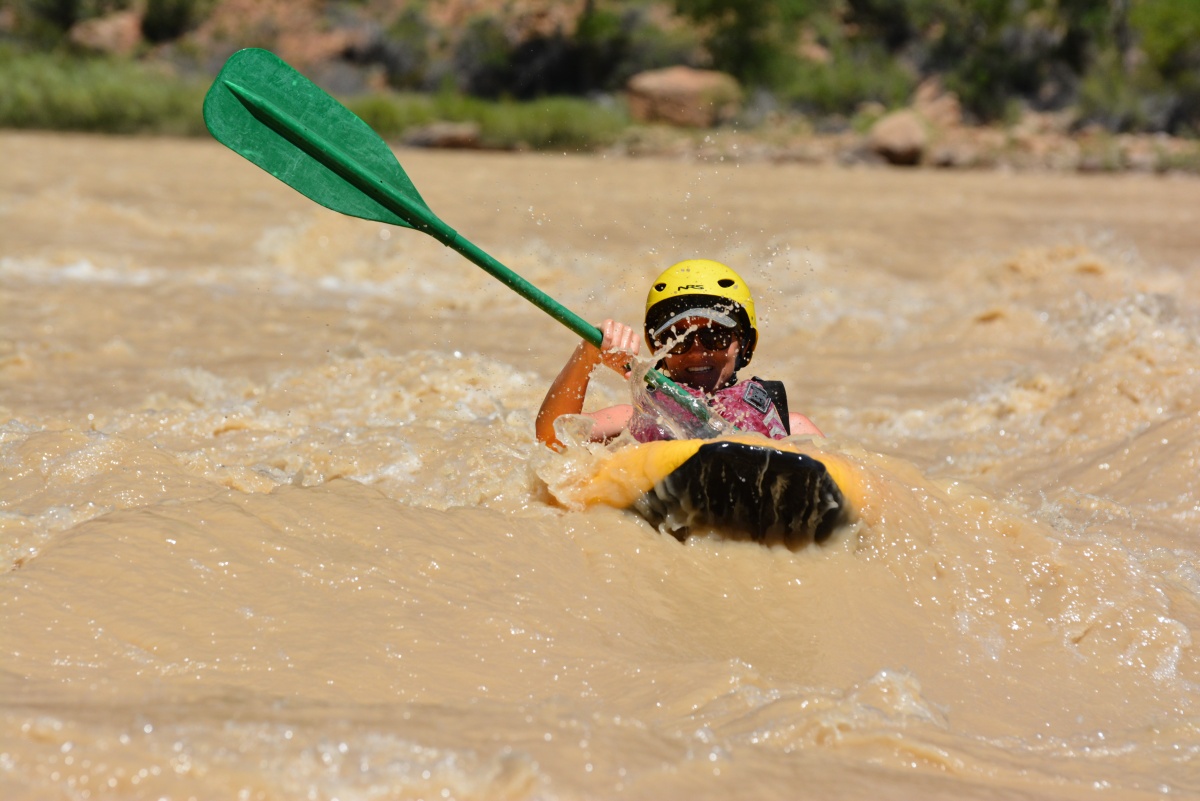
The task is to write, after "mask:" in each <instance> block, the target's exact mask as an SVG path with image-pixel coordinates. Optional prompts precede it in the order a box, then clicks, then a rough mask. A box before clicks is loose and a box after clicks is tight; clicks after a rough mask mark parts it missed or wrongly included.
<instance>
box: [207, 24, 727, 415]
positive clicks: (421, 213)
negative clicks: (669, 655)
mask: <svg viewBox="0 0 1200 801" xmlns="http://www.w3.org/2000/svg"><path fill="white" fill-rule="evenodd" d="M204 122H205V124H206V125H207V126H208V130H209V131H210V132H211V133H212V135H213V136H214V137H215V138H216V139H217V141H219V142H221V144H223V145H225V146H226V147H228V148H229V149H231V150H233V151H234V152H235V153H238V154H240V155H242V156H245V157H246V158H247V159H249V160H250V161H252V162H254V163H255V164H257V165H258V166H259V167H262V168H263V169H264V170H266V171H267V172H269V173H271V175H274V176H275V177H276V178H278V179H279V180H281V181H283V182H284V183H285V184H287V185H288V186H290V187H292V188H293V189H295V190H297V191H298V192H300V193H301V194H303V195H305V196H307V197H308V198H310V199H312V200H315V201H316V202H318V203H320V204H321V205H322V206H325V207H326V208H330V209H333V210H334V211H337V212H341V213H342V214H348V215H350V216H351V217H361V218H362V219H364V220H376V221H378V222H383V223H389V224H391V225H400V226H404V227H405V228H413V229H416V230H418V231H421V232H423V233H426V234H429V235H430V236H432V237H433V238H434V239H436V240H437V241H439V242H441V243H442V244H443V245H445V246H446V247H449V248H453V249H454V250H456V251H458V252H459V253H461V254H462V255H463V256H466V257H467V258H468V259H470V260H471V261H472V262H474V263H475V264H476V265H478V266H480V267H482V268H483V269H484V270H486V271H487V272H488V273H490V274H491V275H492V276H494V277H495V278H497V279H499V280H500V281H501V282H502V283H504V284H505V285H506V286H508V288H509V289H512V290H513V291H514V292H516V293H517V294H518V295H520V296H521V297H523V298H525V299H526V300H528V301H530V302H531V303H533V305H535V306H537V307H538V308H539V309H541V310H542V311H544V312H546V313H547V314H549V315H550V316H551V317H553V318H554V319H555V320H558V321H559V322H560V323H562V324H563V325H565V326H566V327H567V328H569V329H571V330H572V331H574V332H575V333H576V334H578V335H579V336H581V337H583V338H584V339H586V340H587V341H588V342H590V343H592V344H593V345H595V346H596V347H600V343H601V341H602V340H603V334H602V333H601V332H600V329H599V328H597V327H596V326H594V325H592V324H591V323H589V322H587V321H586V320H584V319H583V318H582V317H580V316H579V315H577V314H575V313H574V312H572V311H571V310H570V309H567V308H566V307H564V306H563V305H562V304H560V303H558V302H557V301H555V300H554V299H553V298H551V297H550V296H549V295H547V294H546V293H544V292H542V291H541V290H540V289H538V288H537V287H536V286H534V285H533V284H531V283H529V282H528V281H526V280H525V279H524V278H522V277H521V276H519V275H517V274H516V273H514V272H513V271H512V270H510V269H508V268H507V267H505V266H504V265H503V264H501V263H500V262H498V261H496V260H495V259H494V258H492V257H491V256H489V255H488V254H487V253H485V252H483V251H482V250H480V249H479V248H478V247H476V246H475V245H474V244H472V243H471V242H469V241H467V240H466V239H464V238H463V237H461V236H459V235H458V233H457V232H455V230H454V229H453V228H451V227H450V226H448V225H446V224H445V223H444V222H442V221H441V220H440V219H439V218H438V216H437V215H436V214H434V213H433V212H432V211H431V210H430V208H429V206H427V205H425V201H424V200H423V199H422V198H421V195H420V194H419V193H418V192H417V188H416V187H415V186H413V182H412V181H411V180H410V179H409V177H408V175H407V174H405V172H404V169H403V168H402V167H401V166H400V162H398V161H397V160H396V156H395V154H394V153H393V152H392V149H391V148H390V147H388V145H387V143H386V142H384V141H383V139H381V138H380V137H379V134H377V133H375V131H374V130H372V129H371V127H370V126H369V125H367V124H366V123H365V122H363V121H362V120H361V119H359V118H358V117H357V116H355V114H354V113H353V112H352V111H350V110H349V109H348V108H346V107H345V106H343V105H342V104H341V103H339V102H338V101H336V100H334V99H333V98H332V97H330V96H329V95H328V94H326V93H325V92H324V90H322V89H321V88H320V87H318V86H317V85H316V84H314V83H312V82H311V81H309V80H308V79H307V78H305V77H304V76H303V75H301V74H300V73H298V72H296V70H294V69H292V68H291V67H290V66H289V65H288V64H287V63H286V62H284V61H283V60H282V59H280V58H279V57H278V56H276V55H275V54H274V53H271V52H268V51H266V50H259V49H256V48H249V49H246V50H241V51H239V52H237V53H234V54H233V55H232V56H230V58H229V60H228V61H226V62H225V66H224V67H223V68H222V69H221V73H220V74H219V75H218V76H217V79H216V80H215V81H213V85H212V87H211V88H210V89H209V90H208V95H207V96H206V97H205V98H204ZM646 381H647V383H648V384H650V385H651V386H652V387H654V388H656V389H660V390H662V391H663V392H665V393H666V394H667V395H669V396H670V397H671V399H672V400H674V401H675V402H677V403H679V404H680V405H681V406H683V407H684V408H685V409H687V410H688V411H689V412H691V413H692V414H693V415H695V416H696V417H697V418H698V419H699V420H701V421H702V422H704V423H705V424H706V428H709V429H710V430H711V431H712V434H713V435H714V436H715V435H716V434H720V433H722V428H723V426H722V423H723V422H724V421H722V420H721V419H720V418H719V417H717V416H716V415H714V414H713V413H712V411H711V410H710V409H709V408H708V406H707V405H706V404H705V403H704V402H703V401H701V400H700V399H698V398H695V397H693V396H691V395H689V394H688V393H687V392H686V391H685V390H684V389H683V388H682V387H680V386H679V385H678V384H676V383H675V382H673V381H671V380H670V379H669V378H667V377H666V376H664V375H663V374H662V373H660V372H658V371H656V370H651V371H650V372H649V373H648V374H647V376H646Z"/></svg>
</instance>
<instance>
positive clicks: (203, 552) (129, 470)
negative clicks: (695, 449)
mask: <svg viewBox="0 0 1200 801" xmlns="http://www.w3.org/2000/svg"><path fill="white" fill-rule="evenodd" d="M399 155H400V159H401V162H402V163H403V164H404V166H405V168H406V169H407V170H408V173H409V175H410V176H411V177H412V179H413V181H414V183H415V185H416V186H417V187H418V188H419V189H420V191H421V192H422V194H423V195H424V197H425V198H426V200H427V201H428V202H429V205H430V206H431V207H432V208H433V209H434V211H436V212H437V213H438V214H439V215H440V216H441V217H442V218H443V219H444V220H445V221H446V222H447V223H449V224H450V225H452V226H454V227H455V228H456V229H458V230H459V232H460V233H461V234H462V235H463V236H465V237H466V238H468V239H470V240H471V241H473V242H474V243H475V244H477V245H479V246H480V247H482V248H483V249H484V250H486V251H488V252H489V253H491V254H492V255H493V256H495V257H497V258H498V259H500V260H501V261H502V262H504V263H505V264H507V265H508V266H509V267H511V268H513V269H514V270H516V271H517V272H518V273H520V274H521V275H523V276H524V277H525V278H527V279H529V280H530V281H532V282H533V283H534V284H536V285H537V286H539V287H540V288H542V289H543V290H545V291H546V292H548V293H549V294H550V295H551V296H553V297H555V298H556V299H558V300H559V301H561V302H562V303H564V304H565V305H566V306H568V307H569V308H571V309H573V310H575V311H576V312H578V313H579V314H581V315H582V316H584V317H585V318H587V319H589V320H595V321H597V322H598V321H599V320H600V319H602V318H604V317H608V316H613V317H618V318H620V319H624V320H626V321H629V322H631V323H635V324H636V323H638V322H639V321H640V319H641V313H642V306H643V304H644V299H645V292H646V289H647V282H648V281H649V280H650V278H651V277H652V276H654V275H656V274H657V273H658V272H659V271H661V270H662V269H663V268H665V267H666V266H668V265H669V264H671V263H673V262H675V261H678V260H681V259H683V258H690V257H708V258H715V259H719V260H722V261H724V262H726V263H728V264H730V265H731V266H733V267H734V268H735V269H737V270H738V271H739V272H741V273H742V274H743V275H744V276H745V277H746V278H747V280H748V281H749V283H750V285H751V287H752V289H753V290H754V291H755V293H756V296H757V298H758V307H759V319H760V323H761V331H762V337H761V344H760V346H759V348H758V351H757V353H756V355H755V360H754V365H753V372H755V373H756V374H758V375H762V376H765V377H768V378H776V379H781V380H784V381H786V382H787V385H788V390H789V398H790V403H791V406H792V408H793V409H794V410H797V411H802V412H803V413H805V414H806V415H808V416H809V417H810V418H812V419H813V420H814V421H815V422H816V423H817V425H818V426H820V427H821V428H822V429H823V430H824V431H825V433H826V434H827V435H828V439H826V440H824V441H822V442H820V443H818V444H819V446H820V447H821V448H823V449H825V450H826V451H829V452H831V453H836V454H838V455H839V456H841V457H842V458H845V459H847V460H849V461H850V462H851V463H853V464H854V465H855V466H856V469H858V470H859V471H860V472H861V475H863V476H865V482H866V483H865V498H864V502H863V504H862V508H861V509H860V510H859V518H858V520H857V522H855V523H853V524H851V525H847V526H844V527H843V528H841V529H840V530H839V531H838V532H836V533H835V534H834V535H833V536H832V537H831V538H830V539H829V540H828V541H827V542H825V543H824V544H822V545H812V544H809V545H806V546H801V547H797V548H794V549H790V550H789V549H787V548H785V547H783V546H778V545H776V546H772V547H766V546H763V545H759V544H755V543H752V542H748V541H744V540H740V539H737V538H731V537H727V536H722V535H721V534H720V533H717V532H710V533H701V534H698V535H697V536H693V537H691V538H690V539H688V540H687V541H686V542H684V543H680V542H678V541H677V540H676V539H675V538H673V537H671V536H668V535H664V534H662V533H660V532H658V531H657V530H656V529H654V528H653V527H652V526H650V525H649V524H647V523H646V522H645V521H643V520H642V519H641V518H639V517H637V515H635V514H633V513H632V512H628V511H623V510H618V509H612V508H606V507H596V508H578V507H577V505H575V504H572V502H571V495H570V492H569V491H568V489H565V487H567V486H568V485H569V484H570V483H571V481H572V480H574V477H575V476H577V471H578V470H580V469H581V465H583V464H585V463H590V462H594V461H595V460H597V459H601V460H602V459H603V458H604V454H603V453H592V452H590V451H584V449H582V448H574V449H570V450H568V452H567V453H565V454H561V455H560V454H555V453H552V452H550V451H548V450H547V449H545V448H543V447H542V446H541V445H539V444H538V443H537V442H536V440H535V439H534V436H533V418H534V413H535V411H536V409H537V406H538V404H539V403H540V401H541V398H542V395H543V393H544V392H545V390H546V387H547V386H548V384H549V382H550V380H551V379H552V378H553V376H554V375H555V374H556V373H557V371H558V369H559V367H560V366H561V364H562V363H563V362H564V361H565V359H566V358H567V356H568V355H569V354H570V352H571V351H572V349H573V348H574V346H575V337H574V335H573V334H571V333H570V332H569V331H567V330H566V329H565V328H563V327H562V326H561V325H559V324H558V323H556V322H555V321H554V320H552V319H550V318H549V317H548V316H546V315H544V314H542V313H541V312H539V311H538V310H537V309H535V308H534V307H533V306H531V305H529V304H528V303H527V302H526V301H525V300H523V299H522V298H520V297H518V296H517V295H515V294H514V293H512V292H510V291H509V290H507V289H506V288H504V287H503V286H501V285H500V284H499V283H497V282H496V281H495V280H494V279H492V278H490V277H489V276H487V275H486V274H484V273H483V272H482V271H480V270H479V269H477V268H476V267H474V266H472V265H471V264H470V263H469V262H467V261H466V260H465V259H463V258H462V257H460V256H458V255H457V254H456V253H454V252H453V251H450V250H448V249H446V248H444V247H442V246H440V245H439V244H437V243H436V242H434V241H433V240H432V239H429V238H427V237H425V236H423V235H421V234H418V233H416V232H412V231H408V230H404V229H399V228H390V227H387V226H383V225H380V224H378V223H371V222H365V221H362V220H355V219H350V218H347V217H343V216H340V215H338V214H336V213H334V212H331V211H328V210H326V209H323V208H321V207H320V206H317V205H316V204H314V203H312V202H310V201H308V200H307V199H305V198H304V197H302V196H300V195H298V194H296V193H295V192H293V191H292V190H290V189H288V188H287V187H286V186H284V185H282V184H280V183H278V182H276V181H274V180H273V179H272V178H271V177H270V176H268V175H266V174H265V173H263V172H261V171H260V170H258V169H257V168H256V167H254V166H253V165H251V164H250V163H248V162H246V161H244V160H242V159H241V158H239V157H238V156H237V155H235V154H233V153H231V152H230V151H228V150H226V149H224V148H223V147H222V146H220V145H219V144H217V143H215V142H210V141H181V140H162V139H132V138H106V137H87V136H58V135H45V134H21V133H12V132H7V133H3V132H0V165H3V167H2V168H0V797H3V798H4V799H12V800H14V801H25V800H26V799H29V800H30V801H32V800H33V799H38V800H39V801H40V800H42V799H109V798H111V799H143V798H145V799H160V798H169V799H189V798H195V799H341V800H342V801H347V800H348V799H382V798H387V799H418V798H420V799H513V800H514V801H515V800H517V799H562V800H563V801H577V800H579V799H663V798H688V799H701V800H703V799H732V798H738V799H747V798H754V799H792V798H845V799H872V801H879V800H881V799H907V798H916V797H922V798H933V799H938V798H947V799H948V798H955V799H961V798H966V799H994V798H1006V799H1017V798H1047V799H1049V798H1055V799H1058V798H1103V799H1140V798H1174V797H1185V798H1186V797H1191V798H1195V797H1197V796H1200V651H1198V649H1200V643H1198V642H1197V639H1198V638H1200V540H1198V536H1200V479H1198V478H1197V467H1198V464H1200V441H1198V440H1197V437H1196V430H1197V426H1198V424H1200V292H1198V289H1200V181H1197V180H1196V179H1194V178H1181V177H1171V176H1150V175H1089V176H1084V175H1052V174H1032V173H1031V174H1015V173H1004V172H953V173H951V172H934V171H904V170H889V169H879V168H873V169H868V168H837V167H816V166H807V165H801V164H765V163H752V162H737V161H735V160H732V159H730V160H725V161H721V160H712V161H683V160H674V161H669V160H651V159H644V160H636V159H625V158H615V157H604V156H588V157H582V156H575V155H566V154H543V155H533V154H494V153H490V154H479V153H442V152H424V151H399ZM628 397H629V389H628V387H627V386H626V385H624V384H623V383H622V381H621V380H620V378H619V377H618V376H616V374H615V373H614V374H609V375H605V376H602V377H598V378H597V381H596V382H594V385H593V391H592V394H591V395H590V400H589V404H590V406H589V408H595V407H599V406H601V405H606V404H610V403H615V402H624V401H625V400H627V399H628Z"/></svg>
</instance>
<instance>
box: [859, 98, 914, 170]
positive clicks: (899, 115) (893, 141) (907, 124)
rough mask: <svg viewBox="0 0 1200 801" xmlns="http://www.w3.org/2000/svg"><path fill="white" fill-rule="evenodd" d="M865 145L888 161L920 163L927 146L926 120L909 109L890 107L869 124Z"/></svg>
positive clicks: (904, 163) (894, 162) (907, 163)
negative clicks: (869, 129) (889, 110)
mask: <svg viewBox="0 0 1200 801" xmlns="http://www.w3.org/2000/svg"><path fill="white" fill-rule="evenodd" d="M867 145H868V147H870V148H871V151H872V152H874V153H875V154H877V155H879V156H882V157H883V159H884V160H885V161H887V162H888V163H889V164H899V165H905V166H911V165H914V164H920V163H921V157H922V156H924V155H925V148H927V147H928V146H929V133H928V131H926V129H925V121H924V120H923V119H922V118H921V115H920V114H918V113H917V112H915V111H913V110H912V109H901V110H899V111H893V112H892V113H891V114H887V115H885V116H883V117H882V118H880V119H879V121H877V122H876V123H875V124H874V125H872V126H871V132H870V133H869V134H868V136H867Z"/></svg>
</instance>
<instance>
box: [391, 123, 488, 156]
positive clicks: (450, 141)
mask: <svg viewBox="0 0 1200 801" xmlns="http://www.w3.org/2000/svg"><path fill="white" fill-rule="evenodd" d="M403 141H404V144H406V145H408V146H409V147H438V148H447V149H455V150H470V149H474V148H477V147H479V146H480V132H479V126H478V125H476V124H475V123H473V122H434V123H430V124H429V125H422V126H420V127H418V128H410V129H409V130H408V131H407V132H406V133H405V134H404V140H403Z"/></svg>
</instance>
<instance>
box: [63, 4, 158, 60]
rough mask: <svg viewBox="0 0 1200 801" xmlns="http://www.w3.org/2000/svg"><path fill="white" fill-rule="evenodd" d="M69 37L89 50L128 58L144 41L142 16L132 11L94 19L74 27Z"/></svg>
mask: <svg viewBox="0 0 1200 801" xmlns="http://www.w3.org/2000/svg"><path fill="white" fill-rule="evenodd" d="M68 36H69V37H70V39H71V41H72V42H74V43H75V44H77V45H80V46H82V47H86V48H88V49H89V50H95V51H97V52H100V53H111V54H112V55H115V56H127V55H129V54H130V53H132V52H133V51H134V50H135V49H137V46H138V45H139V44H140V43H141V41H142V15H141V14H140V13H139V12H137V11H132V10H131V11H118V12H116V13H113V14H108V15H107V16H103V17H93V18H92V19H87V20H84V21H83V22H80V23H77V24H76V25H74V26H73V27H72V28H71V31H70V33H69V34H68Z"/></svg>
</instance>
